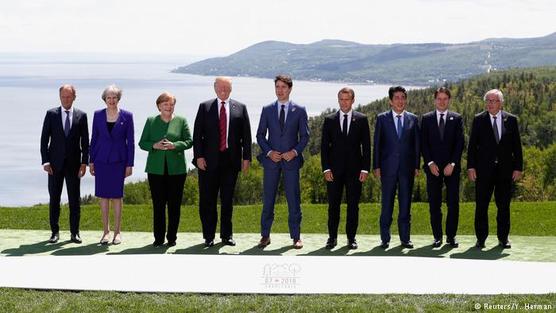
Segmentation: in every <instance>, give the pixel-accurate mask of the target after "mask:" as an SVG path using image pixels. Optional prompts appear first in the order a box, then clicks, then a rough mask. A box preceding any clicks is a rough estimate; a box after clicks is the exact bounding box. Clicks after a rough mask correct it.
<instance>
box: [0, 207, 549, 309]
mask: <svg viewBox="0 0 556 313" xmlns="http://www.w3.org/2000/svg"><path fill="white" fill-rule="evenodd" d="M302 210H303V224H302V233H320V234H325V233H327V226H326V225H327V206H326V205H312V204H304V205H302ZM260 211H261V206H260V205H256V206H236V207H235V212H234V231H235V232H236V233H255V234H256V233H258V232H259V227H260V226H259V219H260ZM379 212H380V206H379V204H376V203H372V204H369V203H364V204H362V205H361V207H360V223H359V230H358V233H359V234H377V233H378V216H379ZM489 213H490V214H489V218H490V225H491V228H490V231H491V234H495V233H496V227H495V225H496V208H495V207H494V205H492V206H491V207H490V210H489ZM555 214H556V202H542V203H539V202H535V203H527V202H513V203H512V208H511V219H512V229H511V235H516V236H555V235H556V218H555V217H554V216H555ZM473 215H474V204H473V203H462V204H461V208H460V222H459V230H458V234H461V235H473V233H474V232H473ZM67 216H68V208H67V207H63V208H62V214H61V218H60V223H61V228H62V229H65V230H67V229H68V228H69V227H68V218H67ZM151 218H152V209H151V207H150V206H149V205H127V206H125V207H124V216H123V230H124V231H145V232H150V231H151V230H152V221H151ZM395 218H396V217H394V223H393V224H394V225H393V227H392V232H393V233H395V232H396V231H397V227H396V226H395V224H396V222H395ZM344 219H345V206H344V208H343V212H342V221H341V224H340V225H343V224H344V223H345V220H344ZM0 229H37V230H41V229H42V230H48V229H49V224H48V207H47V206H34V207H21V208H0ZM81 229H82V230H100V229H101V220H100V209H99V208H98V207H97V206H96V205H86V206H83V207H82V211H81ZM179 231H180V232H200V231H201V226H200V220H199V214H198V211H197V208H196V207H191V206H185V207H182V219H181V224H180V229H179ZM273 232H277V233H287V232H288V227H287V207H286V206H285V205H277V208H276V217H275V224H274V226H273ZM340 232H343V226H341V227H340ZM411 233H412V234H416V235H430V234H431V230H430V225H429V213H428V204H427V203H415V204H413V207H412V229H411ZM513 304H515V305H517V306H518V310H512V311H517V312H519V311H527V312H549V311H554V310H555V308H556V294H546V295H480V296H478V295H453V294H446V295H408V294H402V295H392V294H387V295H293V296H284V295H221V294H173V293H125V292H105V291H95V292H92V291H83V292H69V291H40V290H27V289H8V288H0V312H41V313H42V312H265V313H270V312H404V313H405V312H447V311H449V312H470V311H476V309H475V306H476V305H479V306H480V310H481V311H501V310H502V309H501V308H498V309H497V308H496V305H500V306H502V305H513ZM485 305H491V307H488V306H486V307H485ZM527 305H529V306H527ZM530 305H537V307H531V306H530ZM549 306H551V307H549ZM527 308H529V310H527ZM531 308H540V310H532V309H531ZM506 310H509V308H506V309H505V310H504V311H506Z"/></svg>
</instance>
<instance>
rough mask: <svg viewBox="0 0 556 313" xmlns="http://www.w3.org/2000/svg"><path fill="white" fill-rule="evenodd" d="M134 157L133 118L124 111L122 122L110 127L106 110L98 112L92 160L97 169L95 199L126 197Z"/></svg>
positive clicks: (95, 120)
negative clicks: (129, 168)
mask: <svg viewBox="0 0 556 313" xmlns="http://www.w3.org/2000/svg"><path fill="white" fill-rule="evenodd" d="M134 155H135V141H134V130H133V115H132V114H131V113H130V112H128V111H125V110H120V114H119V116H118V119H117V120H116V122H115V123H114V124H113V126H110V125H109V123H107V120H106V109H102V110H98V111H96V112H95V115H94V118H93V132H92V135H91V160H90V162H91V163H93V164H94V166H95V196H97V197H100V198H122V197H123V193H124V179H125V168H126V167H127V166H133V160H134Z"/></svg>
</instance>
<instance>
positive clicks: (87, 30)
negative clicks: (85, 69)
mask: <svg viewBox="0 0 556 313" xmlns="http://www.w3.org/2000/svg"><path fill="white" fill-rule="evenodd" d="M555 17H556V1H554V0H539V1H533V0H519V1H516V0H407V1H402V0H388V1H382V0H380V1H370V0H353V1H351V0H345V1H338V0H281V1H267V0H236V1H230V0H227V1H225V0H211V1H183V0H161V1H146V0H110V1H109V0H55V1H54V0H51V1H47V0H34V1H31V0H29V1H1V2H0V35H1V38H2V41H1V42H2V43H1V44H0V52H108V53H125V54H129V53H132V54H184V55H194V56H195V55H196V56H220V55H228V54H230V53H233V52H236V51H238V50H241V49H243V48H246V47H248V46H250V45H252V44H255V43H257V42H260V41H264V40H280V41H288V42H294V43H310V42H314V41H319V40H322V39H343V40H350V41H356V42H360V43H367V44H388V43H422V42H446V43H458V42H469V41H476V40H481V39H485V38H492V37H512V38H519V37H537V36H544V35H547V34H549V33H552V32H555V31H556V22H555Z"/></svg>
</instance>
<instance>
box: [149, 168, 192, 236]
mask: <svg viewBox="0 0 556 313" xmlns="http://www.w3.org/2000/svg"><path fill="white" fill-rule="evenodd" d="M185 176H186V175H185V174H179V175H168V173H167V171H166V173H165V174H164V175H156V174H148V180H149V187H150V189H151V197H152V200H153V233H154V240H155V241H156V242H157V243H163V242H164V234H165V233H166V239H167V240H168V242H172V241H176V239H177V233H178V226H179V224H180V211H181V200H182V198H183V185H184V184H185ZM166 206H168V231H166Z"/></svg>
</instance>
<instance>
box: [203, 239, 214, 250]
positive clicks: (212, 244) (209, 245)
mask: <svg viewBox="0 0 556 313" xmlns="http://www.w3.org/2000/svg"><path fill="white" fill-rule="evenodd" d="M212 246H214V240H213V239H211V240H205V247H206V248H209V247H212Z"/></svg>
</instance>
